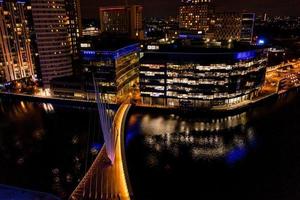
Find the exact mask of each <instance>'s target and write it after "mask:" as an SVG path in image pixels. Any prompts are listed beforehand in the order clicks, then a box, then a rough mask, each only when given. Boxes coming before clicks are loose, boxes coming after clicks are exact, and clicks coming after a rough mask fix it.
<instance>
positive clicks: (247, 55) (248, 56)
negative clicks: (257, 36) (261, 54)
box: [236, 51, 256, 60]
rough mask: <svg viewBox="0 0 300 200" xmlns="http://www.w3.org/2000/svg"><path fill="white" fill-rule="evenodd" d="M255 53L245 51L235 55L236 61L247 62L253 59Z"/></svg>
mask: <svg viewBox="0 0 300 200" xmlns="http://www.w3.org/2000/svg"><path fill="white" fill-rule="evenodd" d="M255 56H256V51H245V52H239V53H237V54H236V59H237V60H249V59H252V58H255Z"/></svg>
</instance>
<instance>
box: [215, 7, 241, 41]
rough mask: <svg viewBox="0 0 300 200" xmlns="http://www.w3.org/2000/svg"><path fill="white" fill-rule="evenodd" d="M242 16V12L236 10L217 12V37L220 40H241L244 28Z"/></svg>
mask: <svg viewBox="0 0 300 200" xmlns="http://www.w3.org/2000/svg"><path fill="white" fill-rule="evenodd" d="M241 18H242V16H241V14H240V13H236V12H223V13H218V14H216V24H215V31H214V32H215V34H214V37H215V39H216V40H218V41H231V40H236V41H239V40H240V37H241V28H242V21H241Z"/></svg>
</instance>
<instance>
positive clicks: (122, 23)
mask: <svg viewBox="0 0 300 200" xmlns="http://www.w3.org/2000/svg"><path fill="white" fill-rule="evenodd" d="M99 12H100V28H101V32H108V33H120V34H125V35H128V36H129V37H130V38H131V39H139V40H142V39H144V29H143V7H142V6H140V5H132V6H113V7H100V11H99Z"/></svg>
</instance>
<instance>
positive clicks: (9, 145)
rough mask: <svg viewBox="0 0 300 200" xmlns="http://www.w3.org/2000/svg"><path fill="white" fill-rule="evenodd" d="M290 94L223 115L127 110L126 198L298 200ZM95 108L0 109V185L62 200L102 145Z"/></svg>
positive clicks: (19, 105)
mask: <svg viewBox="0 0 300 200" xmlns="http://www.w3.org/2000/svg"><path fill="white" fill-rule="evenodd" d="M299 100H300V96H299V94H297V95H296V94H292V95H289V96H287V97H283V98H282V99H281V100H278V101H277V102H273V103H272V102H270V103H266V104H265V105H263V106H260V107H257V108H255V109H251V110H249V111H247V112H241V113H235V114H231V115H230V116H226V115H214V116H208V115H207V114H203V113H194V114H178V113H177V114H172V113H165V114H162V113H159V112H148V111H147V112H146V111H139V110H133V111H132V112H131V115H130V117H129V119H128V122H127V133H126V141H125V142H126V154H127V161H128V162H127V165H128V170H129V176H130V179H131V185H132V190H133V193H134V199H137V200H150V199H151V200H152V199H272V200H273V199H274V200H277V199H278V200H279V199H284V200H285V199H300V126H299V120H300V106H299V102H300V101H299ZM99 130H100V129H99V124H98V116H97V112H96V110H95V109H91V108H81V109H78V108H76V109H75V108H71V107H64V106H57V105H51V104H38V103H30V102H11V101H7V100H1V103H0V184H7V185H13V186H18V187H23V188H27V189H31V190H37V191H42V192H49V193H52V194H55V195H57V196H60V197H62V198H63V199H67V197H68V195H69V194H70V192H71V191H72V190H73V189H74V188H75V186H76V184H77V183H78V181H79V179H80V178H81V177H82V176H83V174H84V172H85V171H86V170H87V168H88V166H89V165H90V164H91V161H92V160H93V158H94V157H95V153H96V152H97V150H98V149H99V148H101V146H102V145H101V144H102V139H101V138H102V137H101V132H100V131H99Z"/></svg>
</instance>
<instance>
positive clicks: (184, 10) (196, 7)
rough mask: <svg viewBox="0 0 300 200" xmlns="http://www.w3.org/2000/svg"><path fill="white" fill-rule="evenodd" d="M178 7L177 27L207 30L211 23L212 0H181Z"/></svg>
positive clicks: (212, 13) (212, 12)
mask: <svg viewBox="0 0 300 200" xmlns="http://www.w3.org/2000/svg"><path fill="white" fill-rule="evenodd" d="M181 2H182V5H181V6H180V8H179V27H180V28H184V29H188V30H197V31H205V32H207V31H209V29H210V28H211V25H212V23H213V16H214V5H213V2H212V0H182V1H181Z"/></svg>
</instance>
